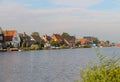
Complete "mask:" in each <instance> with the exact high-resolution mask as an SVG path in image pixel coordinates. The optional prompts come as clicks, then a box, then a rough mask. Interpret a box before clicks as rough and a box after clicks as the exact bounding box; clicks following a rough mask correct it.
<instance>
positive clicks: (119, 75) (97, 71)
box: [75, 51, 120, 82]
mask: <svg viewBox="0 0 120 82" xmlns="http://www.w3.org/2000/svg"><path fill="white" fill-rule="evenodd" d="M96 55H97V57H98V59H99V63H98V64H91V63H89V64H87V66H86V67H85V68H82V69H80V76H79V77H78V79H77V80H75V82H120V58H115V57H113V58H108V57H106V56H104V55H103V54H101V53H99V52H98V51H97V52H96Z"/></svg>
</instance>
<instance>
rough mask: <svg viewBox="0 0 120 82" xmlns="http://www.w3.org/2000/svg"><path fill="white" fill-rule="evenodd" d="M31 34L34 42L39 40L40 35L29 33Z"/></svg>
mask: <svg viewBox="0 0 120 82" xmlns="http://www.w3.org/2000/svg"><path fill="white" fill-rule="evenodd" d="M31 36H32V38H33V39H34V40H35V41H36V42H40V40H41V38H40V36H37V35H31Z"/></svg>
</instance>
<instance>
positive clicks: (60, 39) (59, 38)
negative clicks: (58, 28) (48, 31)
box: [52, 34, 62, 42]
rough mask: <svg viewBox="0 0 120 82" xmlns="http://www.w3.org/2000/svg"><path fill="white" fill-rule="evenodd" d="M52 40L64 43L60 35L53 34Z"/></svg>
mask: <svg viewBox="0 0 120 82" xmlns="http://www.w3.org/2000/svg"><path fill="white" fill-rule="evenodd" d="M52 39H57V40H58V41H59V42H60V41H62V37H61V36H60V34H53V35H52Z"/></svg>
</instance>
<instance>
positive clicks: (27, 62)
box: [0, 47, 120, 82]
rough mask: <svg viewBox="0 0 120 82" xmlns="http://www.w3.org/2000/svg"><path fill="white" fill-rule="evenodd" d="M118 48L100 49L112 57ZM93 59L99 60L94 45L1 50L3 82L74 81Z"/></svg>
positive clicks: (0, 66)
mask: <svg viewBox="0 0 120 82" xmlns="http://www.w3.org/2000/svg"><path fill="white" fill-rule="evenodd" d="M119 49H120V48H117V47H110V48H99V49H97V50H99V51H100V52H102V53H103V52H104V54H105V55H107V56H108V57H113V56H119V54H120V50H119ZM91 61H92V62H96V61H97V57H96V55H95V49H94V48H83V49H60V50H39V51H21V52H0V82H74V80H75V79H76V78H77V77H78V76H79V75H80V74H79V69H80V68H82V67H84V66H85V65H86V63H87V62H91Z"/></svg>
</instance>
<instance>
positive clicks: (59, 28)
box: [0, 3, 120, 38]
mask: <svg viewBox="0 0 120 82" xmlns="http://www.w3.org/2000/svg"><path fill="white" fill-rule="evenodd" d="M0 12H1V13H0V18H1V20H0V24H1V27H3V29H17V30H18V32H24V31H25V32H32V31H38V32H40V34H41V32H42V33H43V34H44V33H48V34H49V33H53V32H54V33H57V32H63V31H66V32H71V33H72V34H73V33H74V34H78V35H80V34H82V33H83V34H84V33H85V34H96V35H97V34H98V35H100V34H101V35H103V36H104V33H105V35H106V37H107V36H109V34H111V35H112V36H113V38H114V37H116V36H117V34H118V33H119V30H120V24H119V22H120V12H119V11H116V12H112V11H99V10H88V9H84V8H61V9H60V8H56V9H46V10H43V9H38V10H32V9H27V8H24V7H22V6H21V5H19V4H16V3H14V4H9V5H8V4H7V5H1V6H0ZM109 32H110V33H109ZM102 33H103V34H102ZM101 37H102V36H101Z"/></svg>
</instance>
